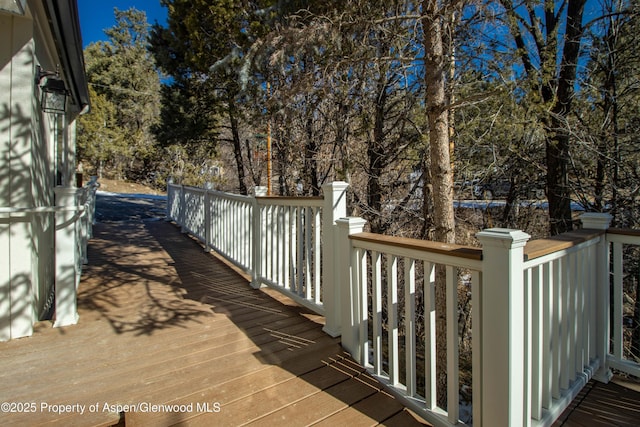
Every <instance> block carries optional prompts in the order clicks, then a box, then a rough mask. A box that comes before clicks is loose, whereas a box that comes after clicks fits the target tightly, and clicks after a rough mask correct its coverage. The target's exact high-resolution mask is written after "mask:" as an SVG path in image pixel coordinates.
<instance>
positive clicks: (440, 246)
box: [349, 233, 482, 261]
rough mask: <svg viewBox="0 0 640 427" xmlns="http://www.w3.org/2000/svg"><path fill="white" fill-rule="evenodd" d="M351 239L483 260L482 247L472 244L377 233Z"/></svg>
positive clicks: (356, 235) (354, 236)
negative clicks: (465, 244)
mask: <svg viewBox="0 0 640 427" xmlns="http://www.w3.org/2000/svg"><path fill="white" fill-rule="evenodd" d="M349 238H350V239H353V240H359V241H362V242H369V243H382V244H385V245H389V246H394V247H398V248H407V249H414V250H420V251H426V252H432V253H437V254H442V255H450V256H455V257H458V258H465V259H473V260H478V261H480V260H482V249H480V248H474V247H472V246H463V245H455V244H450V243H439V242H431V241H428V240H419V239H411V238H408V237H394V236H385V235H382V234H375V233H358V234H352V235H350V236H349Z"/></svg>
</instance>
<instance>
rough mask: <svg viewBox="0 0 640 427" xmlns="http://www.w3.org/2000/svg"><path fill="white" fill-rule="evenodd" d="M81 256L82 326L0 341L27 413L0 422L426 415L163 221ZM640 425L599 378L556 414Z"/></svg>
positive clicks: (111, 235) (100, 229)
mask: <svg viewBox="0 0 640 427" xmlns="http://www.w3.org/2000/svg"><path fill="white" fill-rule="evenodd" d="M89 259H90V264H89V265H88V266H87V267H86V269H85V272H84V274H83V280H82V282H81V285H80V295H79V314H80V323H79V324H78V325H75V326H71V327H66V328H59V329H58V328H56V329H54V328H51V326H50V323H49V322H43V323H42V324H40V325H39V326H38V328H37V332H36V334H35V335H34V336H33V337H30V338H23V339H19V340H14V341H10V342H7V343H0V363H1V366H2V369H1V370H0V403H4V402H11V403H12V404H13V405H12V406H11V407H9V409H12V410H15V411H21V413H17V412H13V413H12V412H7V411H6V410H5V409H6V407H5V406H3V411H1V412H0V424H2V425H3V426H5V425H18V426H23V425H29V426H32V425H39V424H46V425H65V426H66V425H74V426H110V425H116V424H119V425H132V426H136V425H142V426H148V425H154V426H168V425H183V426H186V425H188V426H199V425H201V426H209V425H216V426H225V425H228V426H238V425H246V424H253V425H287V426H298V425H300V426H301V425H312V424H316V425H327V426H333V425H345V424H347V425H350V427H355V426H369V425H377V424H382V425H388V426H411V425H420V424H421V423H423V422H422V421H421V420H420V419H419V418H417V417H416V416H415V415H413V414H412V413H411V412H410V411H408V410H407V409H405V408H403V407H402V406H401V405H400V404H399V403H398V402H397V401H395V400H394V399H393V398H392V397H390V396H389V395H388V394H386V393H385V392H384V391H382V390H381V387H380V385H379V384H378V383H377V382H376V381H375V380H373V379H372V378H371V377H370V376H369V375H367V374H366V373H365V372H364V371H363V369H362V368H361V367H360V366H358V365H357V364H355V363H354V362H353V361H352V360H351V359H350V358H349V357H348V355H346V354H345V353H343V352H342V350H341V348H340V345H339V340H337V339H332V338H330V337H329V336H327V335H326V334H324V333H323V332H322V330H321V327H322V321H323V319H322V318H321V317H319V316H316V315H314V314H312V313H310V312H309V311H307V310H306V309H304V308H301V307H299V306H297V305H295V304H294V303H293V302H291V301H290V300H289V299H287V298H284V297H282V296H281V295H280V294H278V293H275V292H273V291H269V290H264V289H263V290H260V291H256V290H252V289H251V288H250V287H249V286H248V283H247V279H246V278H244V277H242V276H241V275H239V274H237V273H236V272H234V271H233V270H232V269H230V268H229V267H227V266H226V265H225V264H224V263H222V262H221V261H219V260H218V259H216V258H215V257H214V256H212V255H211V254H206V253H204V252H203V250H202V248H201V246H200V245H199V244H197V243H196V242H195V241H193V240H191V239H189V238H188V237H187V236H185V235H182V234H181V233H180V232H179V230H178V229H177V228H176V227H174V226H173V225H171V224H167V223H164V222H128V223H127V222H123V223H113V224H99V225H98V226H96V228H95V237H94V239H93V240H92V241H91V243H90V252H89ZM55 405H70V406H55ZM74 405H75V406H74ZM161 405H168V406H161ZM176 405H178V406H176ZM26 411H30V412H26ZM62 411H65V412H62ZM81 411H83V412H84V413H80V412H81ZM58 412H62V413H58ZM639 424H640V393H638V392H637V391H631V390H630V389H628V388H625V387H621V386H619V385H616V384H609V385H602V384H598V383H590V385H589V386H587V387H586V388H585V390H583V392H582V393H581V395H580V396H579V398H578V399H576V401H575V402H574V404H573V405H572V406H571V407H570V408H569V409H568V410H567V411H566V412H565V414H563V416H562V417H560V419H559V420H558V422H557V423H556V425H565V426H583V425H584V426H586V425H589V426H591V425H599V426H605V425H611V426H613V425H616V426H623V425H629V426H631V425H639Z"/></svg>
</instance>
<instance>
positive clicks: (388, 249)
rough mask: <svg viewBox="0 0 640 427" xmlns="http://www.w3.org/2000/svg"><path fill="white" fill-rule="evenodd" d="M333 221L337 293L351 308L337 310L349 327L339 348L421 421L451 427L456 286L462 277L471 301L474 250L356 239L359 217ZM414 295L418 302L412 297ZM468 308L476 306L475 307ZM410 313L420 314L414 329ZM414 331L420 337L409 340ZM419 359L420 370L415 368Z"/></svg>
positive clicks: (456, 408) (477, 256) (476, 279)
mask: <svg viewBox="0 0 640 427" xmlns="http://www.w3.org/2000/svg"><path fill="white" fill-rule="evenodd" d="M337 222H338V227H339V228H341V230H342V232H341V233H340V236H341V240H340V241H339V246H338V248H337V251H336V254H337V255H338V258H339V259H340V260H341V264H340V267H339V268H340V270H341V271H342V274H343V275H344V277H342V280H341V282H342V283H349V284H350V286H345V287H343V288H342V289H343V294H342V298H343V301H350V304H351V305H350V306H348V307H345V308H344V309H345V310H346V311H343V319H344V320H346V321H347V322H348V324H347V325H345V324H344V323H343V328H342V343H343V346H344V347H345V349H346V350H347V351H349V352H350V353H351V355H352V356H353V357H354V358H355V359H356V360H357V361H358V362H360V363H361V364H362V365H363V366H365V367H366V368H368V369H369V370H370V372H371V373H372V374H373V375H374V376H375V377H376V378H377V379H378V380H379V381H381V382H382V383H384V384H385V385H387V386H388V387H389V389H390V390H392V391H393V392H394V394H396V396H398V397H400V398H401V399H402V400H403V402H404V403H405V404H406V405H407V406H409V407H411V408H412V409H413V410H415V411H417V412H419V413H420V414H421V415H422V416H423V417H425V418H426V419H427V420H428V421H430V422H432V423H435V424H440V425H442V424H444V425H454V424H457V423H458V421H459V420H460V405H459V396H460V377H459V372H460V369H459V346H460V340H461V337H460V336H459V329H458V282H459V277H461V278H462V280H463V281H464V282H465V286H468V287H469V289H470V290H471V292H472V294H473V295H478V291H479V289H478V286H479V285H480V271H481V270H482V261H481V255H482V252H481V250H479V249H472V248H467V247H463V246H458V245H442V244H434V243H433V242H426V241H421V240H414V239H398V238H391V237H387V236H382V235H376V234H371V233H362V232H361V231H362V227H363V226H364V221H363V220H361V219H359V218H346V219H341V220H338V221H337ZM354 233H355V234H354ZM437 265H439V266H442V267H443V268H444V270H445V274H446V301H447V304H446V306H447V309H446V316H447V330H446V341H447V346H446V349H437V348H436V324H435V322H436V317H435V292H436V291H435V271H436V266H437ZM460 273H464V274H460ZM420 285H421V286H420ZM418 294H421V295H422V298H417V295H418ZM416 300H421V301H422V305H423V307H422V309H421V310H416ZM472 304H474V307H475V304H476V302H475V301H474V302H472ZM417 312H422V313H424V315H423V318H422V322H421V324H419V322H420V319H419V318H417V317H416V313H417ZM474 325H475V322H474ZM418 328H420V329H422V331H423V333H421V334H416V329H418ZM401 332H402V333H401ZM418 337H420V340H418ZM418 349H419V350H418ZM437 351H446V371H447V384H446V390H447V392H446V396H447V399H446V400H447V404H446V407H440V406H438V399H437V383H438V379H437V376H436V352H437ZM418 352H419V353H420V356H421V357H420V359H422V363H418V362H417V359H418V358H417V356H418ZM422 356H423V357H422ZM418 368H420V369H418ZM476 385H477V384H476V383H475V378H474V387H473V390H474V397H475V392H476V391H477V390H479V387H476ZM478 398H479V397H478Z"/></svg>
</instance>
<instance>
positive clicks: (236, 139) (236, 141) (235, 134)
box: [228, 97, 248, 195]
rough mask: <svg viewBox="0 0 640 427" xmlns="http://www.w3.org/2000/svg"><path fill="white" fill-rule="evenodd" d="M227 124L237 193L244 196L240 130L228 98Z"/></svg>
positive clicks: (233, 108)
mask: <svg viewBox="0 0 640 427" xmlns="http://www.w3.org/2000/svg"><path fill="white" fill-rule="evenodd" d="M228 101H229V109H228V111H229V123H230V125H231V136H232V139H233V154H234V156H235V159H236V167H237V169H238V191H240V194H243V195H246V194H248V192H247V185H246V184H245V182H244V179H245V174H244V162H243V160H242V142H241V141H240V129H239V128H238V118H237V117H236V110H235V105H234V100H233V98H232V97H229V100H228Z"/></svg>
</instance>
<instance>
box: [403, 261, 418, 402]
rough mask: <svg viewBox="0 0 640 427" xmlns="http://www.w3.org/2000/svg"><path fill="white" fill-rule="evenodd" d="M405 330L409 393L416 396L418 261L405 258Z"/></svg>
mask: <svg viewBox="0 0 640 427" xmlns="http://www.w3.org/2000/svg"><path fill="white" fill-rule="evenodd" d="M404 290H405V292H404V309H405V312H404V331H405V359H406V360H405V363H406V386H407V395H408V396H412V397H413V396H415V395H416V391H417V384H416V323H415V321H416V262H415V260H414V259H411V258H405V259H404Z"/></svg>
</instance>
